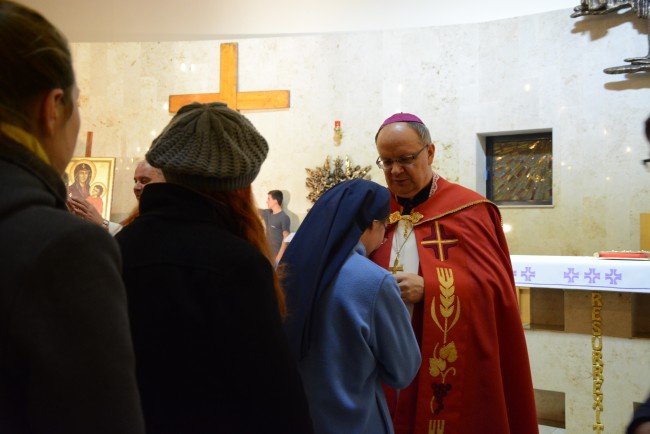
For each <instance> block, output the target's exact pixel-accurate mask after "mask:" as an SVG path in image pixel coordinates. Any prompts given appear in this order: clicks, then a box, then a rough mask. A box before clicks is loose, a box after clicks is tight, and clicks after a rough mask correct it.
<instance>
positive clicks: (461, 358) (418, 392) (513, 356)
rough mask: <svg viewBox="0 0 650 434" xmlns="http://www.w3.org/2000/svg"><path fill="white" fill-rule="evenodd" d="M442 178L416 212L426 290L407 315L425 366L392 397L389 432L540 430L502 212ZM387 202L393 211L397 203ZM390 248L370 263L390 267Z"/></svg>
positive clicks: (529, 433) (516, 433)
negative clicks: (405, 386)
mask: <svg viewBox="0 0 650 434" xmlns="http://www.w3.org/2000/svg"><path fill="white" fill-rule="evenodd" d="M438 182H439V188H438V192H437V193H436V195H435V196H434V197H432V198H430V199H429V200H428V201H427V202H425V203H424V204H422V205H420V206H418V207H416V208H415V210H414V211H417V212H419V213H421V214H422V215H423V218H422V219H421V220H420V221H419V222H418V223H416V224H415V236H416V240H417V248H418V254H419V257H420V273H419V274H420V275H422V276H423V277H424V282H425V290H424V291H425V296H424V301H423V302H422V303H419V304H418V305H417V306H416V308H415V313H414V321H413V324H414V327H417V328H416V329H415V331H416V334H417V335H418V337H419V339H420V344H421V351H422V366H421V368H420V371H419V373H418V375H417V377H416V379H415V380H414V382H413V383H412V384H411V385H410V386H409V387H408V388H407V389H405V390H402V391H400V392H399V394H397V395H394V396H393V397H392V398H395V397H396V399H393V400H392V402H391V400H390V399H389V405H391V411H392V412H393V421H394V425H395V432H396V434H406V433H418V434H429V433H434V434H470V433H472V434H473V433H476V432H479V431H480V432H482V433H494V434H534V433H537V432H538V427H537V417H536V413H535V405H534V397H533V388H532V380H531V375H530V365H529V361H528V353H527V348H526V342H525V337H524V332H523V327H522V325H521V320H520V316H519V306H518V303H517V297H516V290H515V286H514V279H513V276H512V266H511V263H510V255H509V252H508V247H507V243H506V240H505V236H504V234H503V230H502V229H501V217H500V214H499V211H498V209H497V208H496V206H494V205H493V204H491V203H490V202H488V201H487V200H486V199H485V198H483V197H481V196H480V195H478V194H476V193H475V192H472V191H471V190H468V189H465V188H464V187H461V186H458V185H456V184H451V183H449V182H446V181H444V180H443V179H440V180H439V181H438ZM392 207H393V208H394V209H396V210H399V205H397V204H396V203H393V204H392ZM412 214H413V213H412ZM393 230H394V228H391V230H390V231H389V240H392V233H393ZM390 251H391V242H390V241H389V242H387V243H385V244H384V245H383V246H382V247H381V248H380V250H379V251H378V252H376V254H375V255H374V256H373V260H375V261H376V262H377V263H378V264H380V265H382V266H384V267H387V266H388V261H389V258H390ZM418 311H419V312H418ZM418 314H419V315H418ZM415 324H417V326H416V325H415ZM388 395H389V398H390V393H389V394H388ZM477 430H478V431H477Z"/></svg>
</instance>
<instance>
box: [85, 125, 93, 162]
mask: <svg viewBox="0 0 650 434" xmlns="http://www.w3.org/2000/svg"><path fill="white" fill-rule="evenodd" d="M92 156H93V132H92V131H88V132H87V133H86V157H88V158H90V157H92Z"/></svg>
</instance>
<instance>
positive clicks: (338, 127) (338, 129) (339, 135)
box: [334, 121, 343, 146]
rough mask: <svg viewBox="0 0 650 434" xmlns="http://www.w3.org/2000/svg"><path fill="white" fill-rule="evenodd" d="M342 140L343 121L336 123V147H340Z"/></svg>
mask: <svg viewBox="0 0 650 434" xmlns="http://www.w3.org/2000/svg"><path fill="white" fill-rule="evenodd" d="M342 138H343V132H342V131H341V121H334V145H335V146H339V145H340V144H341V139H342Z"/></svg>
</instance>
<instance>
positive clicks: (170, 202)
mask: <svg viewBox="0 0 650 434" xmlns="http://www.w3.org/2000/svg"><path fill="white" fill-rule="evenodd" d="M267 152H268V145H267V143H266V140H265V139H264V138H263V137H262V136H261V135H260V134H259V132H258V131H257V130H256V129H255V127H254V126H253V125H252V124H251V123H250V121H248V119H246V118H245V117H244V116H242V115H241V114H239V113H237V112H236V111H234V110H231V109H229V108H227V107H226V105H225V104H222V103H212V104H199V103H194V104H190V105H188V106H185V107H183V108H181V109H180V110H179V112H178V113H177V114H176V116H174V118H173V119H172V120H171V122H170V123H169V125H168V126H167V127H166V128H165V129H164V130H163V132H162V133H161V134H160V136H159V137H158V138H156V139H155V140H154V142H153V144H152V146H151V149H150V150H149V152H148V153H147V155H146V159H147V161H148V162H149V163H150V164H151V165H152V166H153V167H158V168H160V169H162V171H163V174H164V176H165V179H166V180H167V182H166V183H159V184H151V185H148V186H147V187H146V188H145V189H144V190H143V192H142V195H141V197H140V215H139V216H138V217H137V218H136V219H135V220H134V221H133V222H132V223H131V224H129V225H128V226H126V227H125V228H124V229H123V230H122V231H121V232H120V233H119V234H117V236H116V239H117V241H118V243H119V244H120V247H121V249H122V254H123V261H124V272H123V277H124V281H125V284H126V287H127V295H128V300H129V313H130V319H131V327H132V334H133V339H134V346H135V353H136V362H137V378H138V385H139V388H140V393H141V396H142V405H143V411H144V415H145V422H146V425H147V432H148V433H149V434H161V433H170V434H171V433H178V434H180V433H192V434H202V433H215V432H223V433H232V434H237V433H251V434H253V433H262V432H269V433H297V434H300V433H311V432H312V426H311V420H310V417H309V411H308V408H307V402H306V398H305V394H304V391H303V388H302V382H301V380H300V376H299V374H298V371H297V367H296V364H295V362H294V361H293V359H292V358H291V356H290V354H289V348H288V344H287V342H286V338H285V336H284V332H283V328H282V316H283V314H284V311H285V307H284V296H283V293H282V290H281V288H280V286H279V284H278V279H277V277H276V275H275V270H274V267H273V262H272V259H271V257H270V252H269V248H268V246H267V243H266V236H265V234H264V228H263V226H262V223H261V220H260V218H259V215H258V212H257V207H256V206H255V203H254V200H253V197H252V194H251V187H250V184H251V182H252V181H253V180H254V179H255V177H256V176H257V174H258V173H259V170H260V167H261V165H262V162H263V161H264V160H265V158H266V154H267Z"/></svg>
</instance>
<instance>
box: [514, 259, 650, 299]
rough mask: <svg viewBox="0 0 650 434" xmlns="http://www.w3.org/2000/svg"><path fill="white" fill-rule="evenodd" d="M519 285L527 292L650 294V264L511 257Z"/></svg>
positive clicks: (605, 260) (516, 282)
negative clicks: (541, 290) (546, 289)
mask: <svg viewBox="0 0 650 434" xmlns="http://www.w3.org/2000/svg"><path fill="white" fill-rule="evenodd" d="M511 259H512V268H513V272H514V275H515V284H516V285H517V286H521V287H527V288H558V289H573V290H587V291H616V292H644V293H650V261H647V260H622V259H601V258H597V257H595V256H534V255H511Z"/></svg>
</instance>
